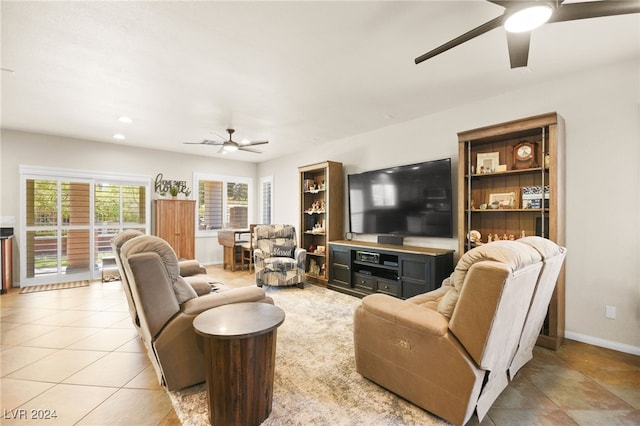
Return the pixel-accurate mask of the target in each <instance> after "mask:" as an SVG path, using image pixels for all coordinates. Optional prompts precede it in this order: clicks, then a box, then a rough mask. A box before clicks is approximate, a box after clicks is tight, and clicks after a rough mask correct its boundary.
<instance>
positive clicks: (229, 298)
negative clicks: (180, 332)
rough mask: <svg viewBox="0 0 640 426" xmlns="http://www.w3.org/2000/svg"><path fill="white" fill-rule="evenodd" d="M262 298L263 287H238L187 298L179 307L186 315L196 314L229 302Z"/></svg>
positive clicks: (254, 300)
mask: <svg viewBox="0 0 640 426" xmlns="http://www.w3.org/2000/svg"><path fill="white" fill-rule="evenodd" d="M264 299H265V292H264V290H263V289H261V288H258V287H240V288H233V289H230V290H225V291H221V292H217V293H211V294H207V295H205V296H200V297H196V298H193V299H190V300H187V301H186V302H184V303H183V304H182V305H181V308H182V312H183V313H185V314H187V315H197V314H199V313H201V312H204V311H206V310H208V309H211V308H215V307H218V306H222V305H228V304H230V303H241V302H260V301H263V300H264Z"/></svg>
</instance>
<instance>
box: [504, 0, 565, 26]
mask: <svg viewBox="0 0 640 426" xmlns="http://www.w3.org/2000/svg"><path fill="white" fill-rule="evenodd" d="M552 13H553V7H552V6H551V5H550V4H548V3H536V4H532V5H529V6H526V7H524V8H522V9H518V10H516V11H514V12H512V13H509V14H508V15H507V17H506V19H505V21H504V29H505V30H506V31H508V32H510V33H523V32H527V31H531V30H534V29H536V28H538V27H539V26H541V25H542V24H544V23H545V22H547V21H548V20H549V18H551V14H552Z"/></svg>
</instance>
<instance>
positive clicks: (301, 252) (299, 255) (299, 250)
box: [294, 247, 307, 262]
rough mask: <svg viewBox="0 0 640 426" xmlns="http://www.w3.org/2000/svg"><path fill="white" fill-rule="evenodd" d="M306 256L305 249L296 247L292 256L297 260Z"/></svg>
mask: <svg viewBox="0 0 640 426" xmlns="http://www.w3.org/2000/svg"><path fill="white" fill-rule="evenodd" d="M306 256H307V250H306V249H303V248H299V247H296V250H295V252H294V258H295V259H296V261H297V262H300V261H301V260H302V259H304V258H305V257H306Z"/></svg>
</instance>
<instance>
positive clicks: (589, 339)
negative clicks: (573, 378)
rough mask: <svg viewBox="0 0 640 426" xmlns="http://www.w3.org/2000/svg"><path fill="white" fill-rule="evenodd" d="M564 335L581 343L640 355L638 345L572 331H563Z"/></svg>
mask: <svg viewBox="0 0 640 426" xmlns="http://www.w3.org/2000/svg"><path fill="white" fill-rule="evenodd" d="M564 337H566V338H567V339H571V340H576V341H578V342H582V343H588V344H590V345H594V346H600V347H602V348H607V349H613V350H614V351H618V352H624V353H628V354H631V355H640V347H638V346H632V345H627V344H626V343H620V342H614V341H611V340H606V339H601V338H599V337H593V336H587V335H586V334H580V333H574V332H573V331H565V332H564Z"/></svg>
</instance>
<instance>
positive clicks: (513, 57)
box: [415, 0, 640, 68]
mask: <svg viewBox="0 0 640 426" xmlns="http://www.w3.org/2000/svg"><path fill="white" fill-rule="evenodd" d="M487 1H489V2H491V3H495V4H498V5H500V6H502V7H504V8H505V11H504V13H503V14H502V16H498V17H497V18H494V19H492V20H490V21H488V22H485V23H484V24H482V25H480V26H479V27H476V28H474V29H472V30H471V31H468V32H466V33H464V34H462V35H461V36H459V37H456V38H454V39H453V40H451V41H448V42H446V43H445V44H443V45H441V46H439V47H437V48H435V49H433V50H431V51H429V52H427V53H425V54H424V55H421V56H419V57H417V58H416V59H415V63H416V64H419V63H420V62H423V61H426V60H427V59H430V58H433V57H434V56H436V55H439V54H441V53H443V52H446V51H447V50H449V49H451V48H453V47H456V46H459V45H461V44H462V43H464V42H467V41H469V40H471V39H473V38H475V37H478V36H480V35H482V34H484V33H486V32H489V31H491V30H493V29H495V28H498V27H500V26H502V25H504V27H505V30H506V31H507V45H508V48H509V60H510V62H511V68H519V67H526V66H527V62H528V59H529V41H530V38H531V31H532V30H533V29H535V28H537V27H539V26H541V25H543V24H544V23H553V22H565V21H574V20H578V19H587V18H599V17H603V16H614V15H625V14H630V13H640V2H639V1H637V0H635V1H616V0H606V1H589V2H582V3H567V4H563V1H564V0H555V1H546V0H538V1H513V0H512V1H505V0H487Z"/></svg>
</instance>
